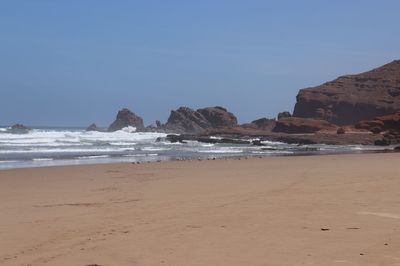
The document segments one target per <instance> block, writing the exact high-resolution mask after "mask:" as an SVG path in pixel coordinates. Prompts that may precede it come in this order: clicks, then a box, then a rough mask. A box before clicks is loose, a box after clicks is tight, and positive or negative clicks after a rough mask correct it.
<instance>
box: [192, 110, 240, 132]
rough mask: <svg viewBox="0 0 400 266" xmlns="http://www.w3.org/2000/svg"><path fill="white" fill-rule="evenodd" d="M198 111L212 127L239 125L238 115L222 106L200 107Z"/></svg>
mask: <svg viewBox="0 0 400 266" xmlns="http://www.w3.org/2000/svg"><path fill="white" fill-rule="evenodd" d="M197 112H199V113H200V114H202V115H203V116H204V118H205V119H206V120H207V121H208V122H209V123H210V125H211V127H212V128H220V127H234V126H236V125H237V119H236V116H234V115H233V114H232V113H231V112H228V111H227V110H226V109H225V108H223V107H221V106H216V107H207V108H203V109H198V110H197Z"/></svg>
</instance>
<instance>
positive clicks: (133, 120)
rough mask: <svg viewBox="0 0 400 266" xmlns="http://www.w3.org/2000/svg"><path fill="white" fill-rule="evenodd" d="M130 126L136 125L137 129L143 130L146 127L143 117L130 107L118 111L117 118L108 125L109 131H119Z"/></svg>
mask: <svg viewBox="0 0 400 266" xmlns="http://www.w3.org/2000/svg"><path fill="white" fill-rule="evenodd" d="M128 126H132V127H135V128H136V131H143V130H144V129H145V127H144V124H143V119H142V118H141V117H140V116H138V115H136V114H135V113H133V112H131V111H130V110H129V109H127V108H124V109H122V110H120V111H119V112H118V114H117V118H116V119H115V121H114V122H113V123H112V124H111V125H110V126H109V127H108V131H110V132H111V131H117V130H120V129H122V128H124V127H128Z"/></svg>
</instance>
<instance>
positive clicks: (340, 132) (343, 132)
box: [336, 127, 346, 135]
mask: <svg viewBox="0 0 400 266" xmlns="http://www.w3.org/2000/svg"><path fill="white" fill-rule="evenodd" d="M345 133H346V130H345V129H344V128H342V127H339V128H338V129H337V130H336V134H338V135H342V134H345Z"/></svg>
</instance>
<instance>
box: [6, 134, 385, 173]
mask: <svg viewBox="0 0 400 266" xmlns="http://www.w3.org/2000/svg"><path fill="white" fill-rule="evenodd" d="M164 137H166V134H164V133H152V132H136V131H135V128H133V127H127V128H124V129H122V130H119V131H115V132H97V131H86V130H85V129H83V128H32V129H31V130H29V131H27V132H25V133H15V132H12V131H11V129H10V128H9V127H0V169H8V168H21V167H37V166H52V165H75V164H94V163H111V162H148V161H159V160H173V159H198V158H200V159H210V158H219V157H237V156H270V155H296V154H310V153H322V154H325V153H346V152H362V151H365V150H375V149H377V148H376V147H373V146H361V145H350V146H334V145H295V144H285V143H281V142H271V141H265V142H263V144H264V146H254V145H237V144H210V143H201V142H197V141H187V143H170V142H169V141H165V140H163V138H164ZM160 139H161V141H160Z"/></svg>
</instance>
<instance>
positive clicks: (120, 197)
mask: <svg viewBox="0 0 400 266" xmlns="http://www.w3.org/2000/svg"><path fill="white" fill-rule="evenodd" d="M96 264H98V265H102V266H123V265H182V266H186V265H202V266H203V265H230V266H232V265H241V266H242V265H400V154H367V155H365V154H364V155H332V156H308V157H274V158H264V159H249V160H240V161H239V160H217V161H192V162H162V163H151V164H141V165H133V164H108V165H94V166H67V167H48V168H36V169H19V170H4V171H0V265H5V266H7V265H24V266H26V265H32V266H36V265H51V266H58V265H60V266H64V265H65V266H84V265H96Z"/></svg>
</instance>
